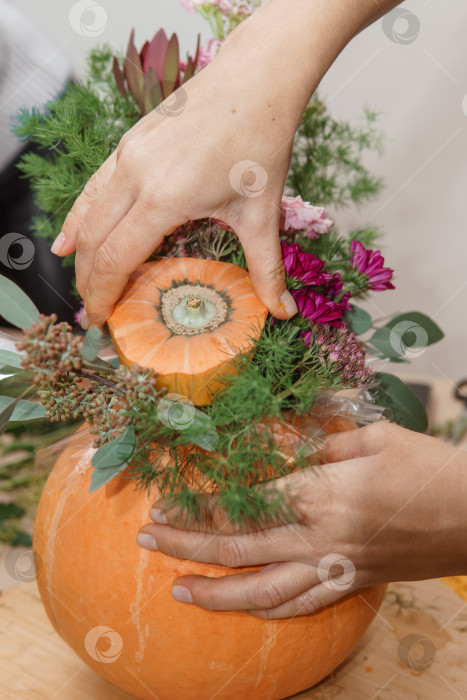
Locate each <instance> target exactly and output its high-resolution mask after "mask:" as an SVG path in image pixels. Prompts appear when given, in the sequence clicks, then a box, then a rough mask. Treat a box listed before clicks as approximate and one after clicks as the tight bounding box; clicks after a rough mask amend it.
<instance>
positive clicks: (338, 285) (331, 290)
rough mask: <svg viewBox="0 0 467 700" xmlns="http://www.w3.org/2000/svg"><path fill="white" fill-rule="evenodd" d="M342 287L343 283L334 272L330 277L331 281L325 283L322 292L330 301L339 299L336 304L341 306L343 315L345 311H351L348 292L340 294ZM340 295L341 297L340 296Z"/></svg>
mask: <svg viewBox="0 0 467 700" xmlns="http://www.w3.org/2000/svg"><path fill="white" fill-rule="evenodd" d="M343 287H344V283H343V282H342V279H341V276H340V274H339V273H338V272H335V273H334V274H333V275H331V280H329V281H328V282H326V285H325V288H324V292H325V294H326V296H327V297H328V298H329V299H331V301H336V300H337V298H338V297H340V298H339V300H338V301H336V303H338V304H339V305H340V306H341V308H342V310H343V313H345V312H346V311H352V307H351V305H350V303H349V300H350V292H346V293H345V294H342V289H343ZM341 294H342V296H340V295H341Z"/></svg>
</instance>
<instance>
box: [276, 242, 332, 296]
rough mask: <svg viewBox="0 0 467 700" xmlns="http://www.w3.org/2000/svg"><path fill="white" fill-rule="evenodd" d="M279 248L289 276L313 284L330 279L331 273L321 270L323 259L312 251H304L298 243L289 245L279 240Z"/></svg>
mask: <svg viewBox="0 0 467 700" xmlns="http://www.w3.org/2000/svg"><path fill="white" fill-rule="evenodd" d="M281 248H282V258H283V260H284V265H285V269H286V270H287V274H288V276H289V277H293V279H296V280H300V282H303V283H304V284H313V285H315V286H318V285H321V284H326V282H329V281H330V280H331V279H332V275H330V274H329V273H328V272H322V268H323V265H324V261H323V260H320V258H317V257H316V255H313V253H305V251H304V250H302V249H301V248H300V246H299V245H298V243H292V244H291V245H289V244H288V243H284V241H281Z"/></svg>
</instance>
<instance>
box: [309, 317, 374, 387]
mask: <svg viewBox="0 0 467 700" xmlns="http://www.w3.org/2000/svg"><path fill="white" fill-rule="evenodd" d="M302 335H303V338H304V340H305V342H306V343H307V345H309V346H310V347H313V348H315V349H317V350H318V352H319V361H320V363H321V364H322V365H324V366H326V368H327V369H329V370H330V372H332V373H333V374H335V375H336V376H337V378H338V380H339V384H340V386H342V387H343V388H351V387H357V386H360V385H362V384H365V383H366V382H367V381H368V380H369V379H370V377H371V375H372V372H371V370H370V368H369V367H368V366H367V364H366V361H365V360H366V353H365V348H364V346H363V343H361V342H360V341H359V340H357V338H356V336H355V333H352V331H350V330H349V329H348V328H347V327H345V326H343V327H342V328H333V327H332V326H327V325H322V324H312V325H311V330H309V331H307V332H305V333H303V334H302Z"/></svg>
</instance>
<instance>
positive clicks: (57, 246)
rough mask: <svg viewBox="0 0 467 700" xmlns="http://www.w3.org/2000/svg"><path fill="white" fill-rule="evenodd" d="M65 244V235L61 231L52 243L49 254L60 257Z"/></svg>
mask: <svg viewBox="0 0 467 700" xmlns="http://www.w3.org/2000/svg"><path fill="white" fill-rule="evenodd" d="M64 244H65V234H64V233H63V231H62V232H61V233H59V234H58V236H57V238H56V239H55V240H54V242H53V243H52V247H51V249H50V252H51V253H53V254H54V255H60V252H61V250H62V248H63V246H64Z"/></svg>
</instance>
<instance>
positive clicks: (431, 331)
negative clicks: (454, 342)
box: [386, 311, 444, 348]
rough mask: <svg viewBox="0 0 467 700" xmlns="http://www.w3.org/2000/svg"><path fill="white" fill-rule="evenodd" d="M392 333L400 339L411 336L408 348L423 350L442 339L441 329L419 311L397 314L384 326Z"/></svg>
mask: <svg viewBox="0 0 467 700" xmlns="http://www.w3.org/2000/svg"><path fill="white" fill-rule="evenodd" d="M386 327H387V328H389V329H390V330H391V331H392V333H393V334H394V333H397V334H398V335H399V336H400V337H401V338H402V339H403V338H404V336H405V335H406V334H408V333H411V334H412V336H413V337H412V342H411V343H410V344H408V343H406V345H407V347H409V348H423V347H426V346H427V345H432V344H433V343H437V342H438V341H439V340H441V339H442V338H443V337H444V333H443V331H442V330H441V328H440V327H439V326H438V325H437V324H436V323H435V322H434V321H432V319H431V318H429V317H428V316H425V314H422V313H420V311H408V312H407V313H403V314H398V315H397V316H395V317H394V318H392V319H391V320H390V321H389V323H387V324H386Z"/></svg>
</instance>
